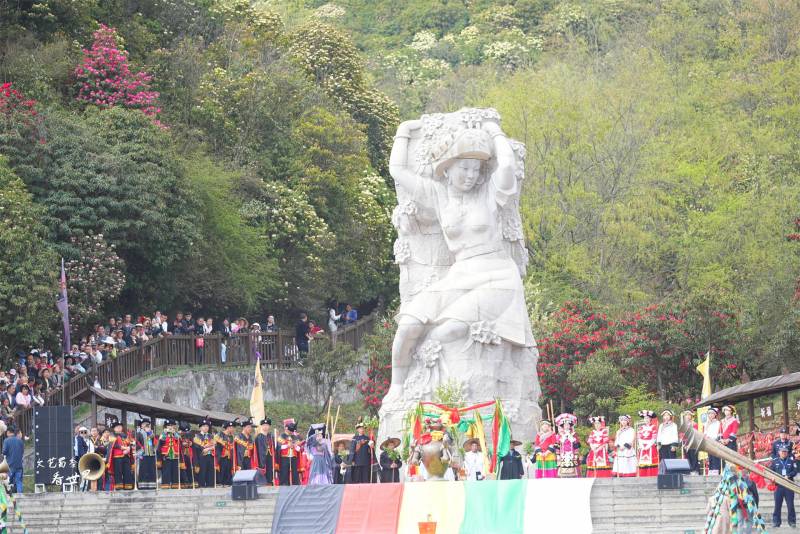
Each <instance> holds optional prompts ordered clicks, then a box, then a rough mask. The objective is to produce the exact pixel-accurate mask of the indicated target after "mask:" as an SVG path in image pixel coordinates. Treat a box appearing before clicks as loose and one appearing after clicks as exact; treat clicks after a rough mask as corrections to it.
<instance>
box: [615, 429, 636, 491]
mask: <svg viewBox="0 0 800 534" xmlns="http://www.w3.org/2000/svg"><path fill="white" fill-rule="evenodd" d="M614 449H615V452H614V466H613V468H612V469H611V473H612V475H613V476H615V477H635V476H636V431H635V430H634V429H633V428H631V416H630V415H620V416H619V429H618V430H617V434H616V436H615V438H614Z"/></svg>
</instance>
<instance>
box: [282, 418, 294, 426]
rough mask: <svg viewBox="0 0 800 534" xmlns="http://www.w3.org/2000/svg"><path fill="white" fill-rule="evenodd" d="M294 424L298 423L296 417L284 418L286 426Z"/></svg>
mask: <svg viewBox="0 0 800 534" xmlns="http://www.w3.org/2000/svg"><path fill="white" fill-rule="evenodd" d="M293 424H296V421H295V420H294V419H292V418H289V419H284V420H283V426H284V427H288V426H289V425H293Z"/></svg>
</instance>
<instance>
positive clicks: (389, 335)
mask: <svg viewBox="0 0 800 534" xmlns="http://www.w3.org/2000/svg"><path fill="white" fill-rule="evenodd" d="M394 333H395V325H394V323H393V322H391V321H390V320H389V319H384V320H383V321H382V322H381V323H379V324H378V325H377V326H376V327H375V331H374V333H373V334H371V335H369V336H367V337H365V338H364V344H363V346H362V350H363V351H364V352H366V353H367V354H368V357H369V367H367V374H366V375H365V376H364V377H362V378H361V382H360V383H359V384H358V386H357V388H358V392H359V393H360V394H361V396H362V398H363V402H364V408H366V409H367V411H368V412H369V413H370V414H371V415H377V414H378V410H380V408H381V403H382V402H383V397H384V396H385V395H386V393H387V392H388V391H389V385H390V384H391V380H392V341H393V340H394Z"/></svg>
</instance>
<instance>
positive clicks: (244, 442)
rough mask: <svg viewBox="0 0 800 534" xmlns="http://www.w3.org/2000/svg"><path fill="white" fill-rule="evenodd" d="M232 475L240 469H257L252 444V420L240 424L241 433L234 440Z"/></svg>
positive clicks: (254, 447) (254, 450)
mask: <svg viewBox="0 0 800 534" xmlns="http://www.w3.org/2000/svg"><path fill="white" fill-rule="evenodd" d="M234 442H235V444H236V447H235V448H234V454H233V473H234V474H236V472H237V471H241V470H242V469H245V470H246V469H258V467H259V465H258V457H257V456H256V444H255V442H253V420H252V419H248V420H246V421H245V422H244V423H242V431H241V432H239V435H238V436H236V437H235V438H234Z"/></svg>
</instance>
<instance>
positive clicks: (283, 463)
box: [278, 419, 303, 486]
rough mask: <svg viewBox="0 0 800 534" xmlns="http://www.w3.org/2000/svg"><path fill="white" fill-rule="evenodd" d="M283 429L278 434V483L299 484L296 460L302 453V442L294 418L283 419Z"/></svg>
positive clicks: (282, 484) (284, 484)
mask: <svg viewBox="0 0 800 534" xmlns="http://www.w3.org/2000/svg"><path fill="white" fill-rule="evenodd" d="M283 429H284V430H283V432H282V433H281V435H280V436H278V448H279V450H280V472H279V480H280V485H281V486H299V485H300V483H301V479H300V472H299V465H298V460H299V458H300V456H301V455H302V454H303V442H302V440H301V439H300V435H299V434H298V433H297V423H296V422H295V420H294V419H284V420H283Z"/></svg>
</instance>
